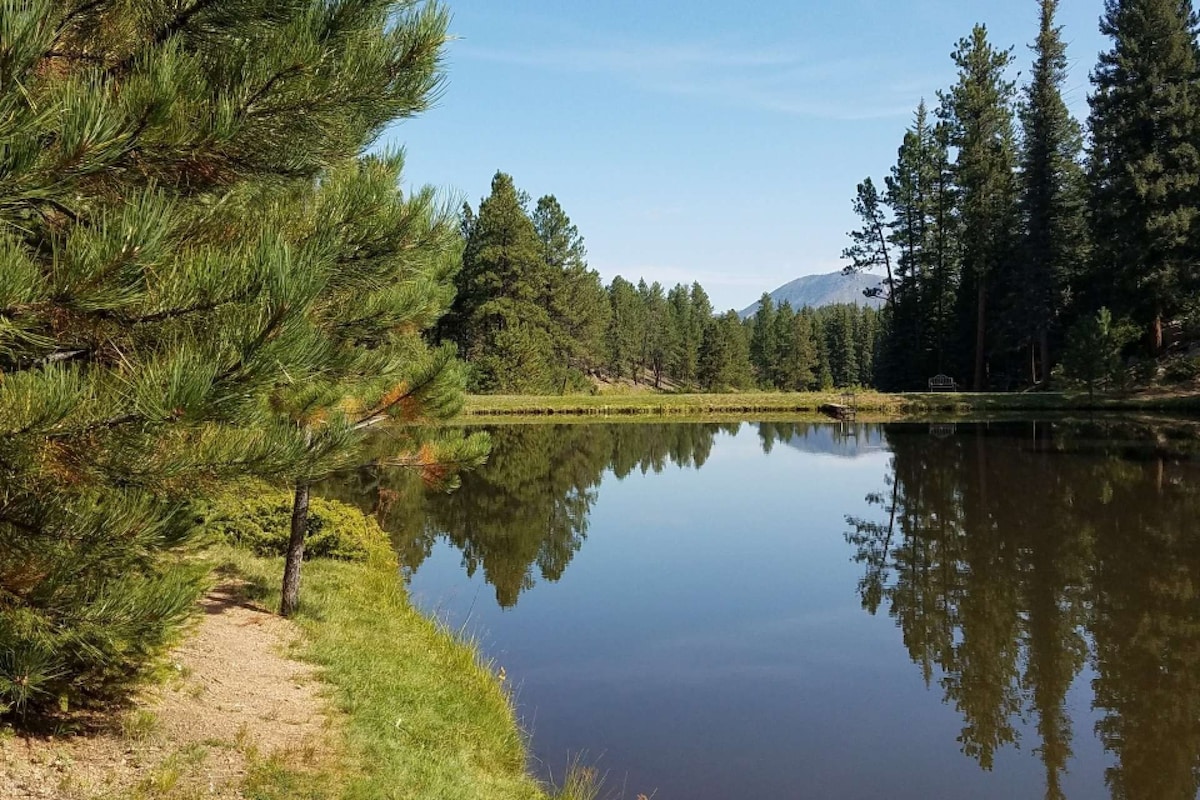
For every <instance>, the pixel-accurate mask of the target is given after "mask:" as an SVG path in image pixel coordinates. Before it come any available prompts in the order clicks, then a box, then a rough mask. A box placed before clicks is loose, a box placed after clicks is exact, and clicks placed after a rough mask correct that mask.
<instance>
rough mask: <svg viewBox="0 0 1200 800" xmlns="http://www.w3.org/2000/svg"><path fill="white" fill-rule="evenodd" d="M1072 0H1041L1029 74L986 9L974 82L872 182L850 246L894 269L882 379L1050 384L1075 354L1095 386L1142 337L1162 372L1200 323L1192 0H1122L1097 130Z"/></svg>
mask: <svg viewBox="0 0 1200 800" xmlns="http://www.w3.org/2000/svg"><path fill="white" fill-rule="evenodd" d="M1058 5H1059V3H1058V0H1041V3H1040V11H1041V24H1040V32H1039V35H1038V38H1037V40H1036V41H1035V42H1034V43H1033V45H1032V50H1033V54H1034V63H1033V67H1032V71H1031V72H1030V77H1029V80H1028V82H1027V83H1026V84H1025V86H1024V87H1023V88H1021V89H1020V90H1018V87H1017V85H1016V83H1014V82H1013V81H1012V80H1011V77H1010V76H1011V75H1012V74H1013V73H1014V71H1015V68H1016V59H1015V56H1014V51H1013V49H1011V48H1010V49H1001V48H998V47H997V46H996V45H995V44H993V42H992V41H991V40H990V39H989V36H988V30H987V28H986V27H985V26H983V25H979V26H976V27H975V29H974V30H973V31H972V32H971V34H970V35H969V36H968V37H966V38H964V39H962V40H961V41H960V42H959V43H958V45H957V48H956V49H955V51H954V54H953V59H954V63H955V65H956V66H957V68H958V80H957V82H956V83H955V85H954V86H952V87H950V88H948V89H946V90H944V91H940V92H938V93H937V105H936V107H935V108H933V109H930V108H929V107H928V106H927V105H926V103H925V102H922V103H921V104H920V106H919V107H918V108H917V111H916V114H915V116H914V119H913V124H912V126H911V127H910V128H909V129H908V130H907V131H906V132H905V134H904V137H903V142H902V144H901V145H900V148H899V151H898V155H897V159H896V163H895V166H893V167H892V169H891V171H890V173H889V174H888V175H887V176H886V177H885V179H884V181H883V185H882V187H880V186H878V185H877V183H876V182H875V181H874V180H872V179H870V178H868V179H866V180H864V181H863V182H862V183H861V184H860V185H859V186H858V190H857V193H856V196H855V199H854V208H855V211H856V212H857V214H858V216H859V217H860V218H861V220H862V228H861V229H860V230H858V231H855V232H853V233H852V234H851V245H850V247H848V248H847V250H846V252H845V256H846V258H847V259H848V260H849V261H850V266H849V269H851V270H877V271H881V272H882V273H883V274H884V275H885V278H884V293H885V295H886V310H885V322H884V327H885V329H886V334H885V337H884V343H883V345H882V352H881V357H880V358H879V359H878V369H877V372H876V376H875V378H876V383H877V385H878V386H879V387H880V388H884V389H891V390H911V389H917V388H921V387H923V386H924V385H925V381H926V379H927V378H928V377H929V376H931V375H934V374H937V373H949V374H952V375H954V376H956V377H957V378H958V379H959V380H960V382H962V383H964V384H966V385H968V386H970V387H971V388H974V389H975V390H986V389H993V390H1007V389H1015V388H1021V387H1028V386H1034V385H1039V384H1041V385H1045V384H1047V383H1048V382H1049V381H1050V380H1051V377H1052V376H1053V375H1054V373H1055V368H1056V366H1058V365H1059V364H1060V363H1062V364H1064V366H1065V367H1066V370H1067V372H1068V373H1075V374H1076V376H1078V377H1081V378H1082V377H1087V378H1088V381H1089V383H1091V382H1092V381H1093V380H1094V379H1095V378H1097V377H1100V378H1103V377H1106V376H1105V375H1103V374H1099V375H1097V374H1093V373H1096V371H1099V372H1101V373H1110V372H1112V371H1113V370H1114V369H1116V368H1119V366H1120V364H1121V359H1120V358H1119V355H1120V353H1121V351H1122V350H1123V349H1124V351H1125V353H1126V355H1130V354H1139V355H1140V356H1141V357H1142V358H1143V359H1146V363H1147V364H1148V365H1149V366H1150V368H1151V370H1153V368H1154V367H1155V366H1156V364H1155V362H1154V361H1153V360H1154V359H1161V358H1162V357H1164V356H1165V355H1167V354H1168V352H1169V351H1170V350H1171V348H1172V346H1173V345H1176V344H1178V343H1179V342H1180V340H1181V339H1182V338H1183V337H1184V335H1185V333H1186V332H1187V329H1188V328H1189V327H1190V326H1192V325H1194V322H1195V320H1196V307H1197V300H1198V299H1200V221H1198V219H1197V213H1198V210H1200V56H1198V53H1200V44H1198V42H1197V26H1198V19H1197V16H1196V14H1195V13H1194V12H1193V10H1192V4H1191V3H1190V2H1176V1H1175V0H1125V1H1124V2H1115V1H1114V0H1110V2H1108V3H1107V5H1106V10H1105V14H1104V17H1103V20H1102V22H1101V29H1102V31H1103V32H1104V33H1105V34H1106V35H1107V36H1109V37H1111V40H1112V42H1111V49H1110V50H1108V51H1107V52H1105V53H1103V54H1101V56H1100V61H1099V63H1098V64H1097V65H1096V67H1095V69H1094V70H1093V72H1092V74H1091V82H1092V90H1091V94H1090V97H1089V101H1090V115H1089V117H1088V119H1087V126H1086V136H1085V129H1084V127H1083V126H1082V125H1080V124H1079V123H1078V122H1077V121H1076V120H1075V119H1074V118H1073V117H1072V115H1071V113H1070V111H1069V109H1068V107H1067V104H1066V102H1065V100H1064V84H1065V82H1066V79H1067V74H1068V61H1067V47H1066V44H1065V41H1064V37H1063V31H1062V29H1061V28H1060V27H1059V26H1058V25H1057V23H1056V21H1055V17H1056V14H1057V10H1058ZM1138 342H1140V343H1141V345H1140V347H1139V346H1138ZM1097 353H1099V354H1100V357H1099V358H1097V357H1096V354H1097ZM1113 354H1116V356H1118V357H1116V358H1112V357H1111V356H1112V355H1113ZM1064 362H1065V363H1064ZM1080 362H1082V363H1080ZM1081 373H1089V375H1090V377H1088V376H1085V375H1083V374H1081Z"/></svg>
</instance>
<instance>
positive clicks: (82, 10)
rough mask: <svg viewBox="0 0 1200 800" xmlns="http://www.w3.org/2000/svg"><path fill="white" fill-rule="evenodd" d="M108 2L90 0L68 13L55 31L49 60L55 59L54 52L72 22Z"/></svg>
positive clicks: (48, 51)
mask: <svg viewBox="0 0 1200 800" xmlns="http://www.w3.org/2000/svg"><path fill="white" fill-rule="evenodd" d="M107 2H108V0H90V2H87V3H84V4H83V5H80V6H76V7H75V8H74V9H72V10H71V11H70V12H69V13H67V14H66V15H65V16H64V17H63V18H62V21H61V22H59V23H58V27H57V28H55V29H54V38H53V39H51V40H50V47H49V48H48V49H47V51H46V57H47V58H54V57H55V50H54V47H55V45H57V44H58V42H59V40H60V39H62V36H63V34H64V33H66V32H67V28H68V27H69V26H70V25H71V23H72V22H74V21H75V19H76V18H77V17H81V16H83V15H84V14H86V13H88V12H89V11H92V10H94V9H96V8H99V7H100V6H102V5H104V4H105V3H107ZM98 60H99V59H98Z"/></svg>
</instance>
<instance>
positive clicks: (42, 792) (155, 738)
mask: <svg viewBox="0 0 1200 800" xmlns="http://www.w3.org/2000/svg"><path fill="white" fill-rule="evenodd" d="M202 605H203V611H204V614H203V616H202V617H201V619H200V620H199V622H198V624H197V625H196V627H195V629H194V630H193V631H192V632H191V634H190V635H189V636H188V637H187V639H186V641H185V642H184V643H183V644H182V645H181V646H180V647H178V648H177V649H176V650H175V651H174V652H173V653H172V655H171V659H170V668H171V670H172V671H173V672H174V674H173V675H172V677H171V678H170V679H169V680H167V681H166V683H164V684H163V685H161V686H156V687H154V688H153V689H150V690H147V691H146V692H145V693H144V695H143V696H142V697H140V698H139V699H138V702H137V704H136V706H135V708H134V709H133V710H131V711H130V712H128V713H125V714H123V715H122V718H121V719H120V720H118V721H114V724H113V725H112V726H111V727H113V728H115V729H114V730H112V731H110V732H107V733H100V734H94V735H88V736H69V737H45V738H23V737H14V736H8V737H6V738H5V737H0V798H4V800H27V799H29V798H39V800H41V799H42V798H62V800H100V798H104V800H110V799H112V798H118V799H121V800H123V799H124V798H138V799H140V798H172V797H178V798H195V797H206V798H240V797H242V793H241V791H240V788H241V786H242V783H243V781H244V779H245V778H246V775H247V773H248V771H249V770H250V769H251V768H252V767H253V766H254V765H255V764H261V763H264V761H265V760H266V759H269V758H271V757H272V756H280V757H288V758H300V759H311V758H313V757H314V756H315V755H316V754H317V753H319V752H320V750H321V749H322V748H321V745H322V743H323V741H324V740H325V739H326V737H327V736H329V734H330V731H329V722H328V720H329V718H330V717H329V714H328V707H327V704H326V702H325V701H324V700H323V699H322V698H321V697H320V696H318V693H317V691H318V686H319V684H318V682H317V679H316V677H315V674H314V669H313V668H312V667H311V666H309V665H306V664H302V663H300V662H298V661H295V660H292V659H291V658H289V657H288V656H287V650H288V648H289V646H290V645H291V644H292V643H293V642H295V640H296V638H297V636H298V633H297V632H296V629H295V628H294V627H293V626H292V624H291V623H290V622H288V621H287V620H284V619H281V618H279V617H277V616H274V615H272V614H269V613H266V612H264V611H263V610H261V609H258V608H255V607H253V606H251V605H249V604H247V603H245V602H244V601H243V600H242V595H241V592H240V587H239V586H238V585H237V584H224V585H222V586H219V587H217V588H216V589H215V590H214V591H213V592H211V593H210V594H209V595H208V596H207V597H206V598H205V599H204V601H203V603H202Z"/></svg>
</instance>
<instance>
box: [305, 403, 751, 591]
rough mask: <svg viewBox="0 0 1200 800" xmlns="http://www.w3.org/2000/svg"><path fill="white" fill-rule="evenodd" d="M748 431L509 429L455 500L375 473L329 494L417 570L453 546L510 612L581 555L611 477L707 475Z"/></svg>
mask: <svg viewBox="0 0 1200 800" xmlns="http://www.w3.org/2000/svg"><path fill="white" fill-rule="evenodd" d="M739 428H740V426H739V425H737V424H733V425H716V424H708V425H704V424H691V425H680V424H609V425H549V424H530V425H505V426H499V427H496V428H494V429H490V433H491V437H492V456H491V458H490V459H489V460H488V463H487V464H486V465H485V466H484V467H482V468H480V469H478V470H476V471H474V472H469V473H466V474H465V475H463V476H462V486H461V488H460V489H459V490H458V491H454V492H450V493H441V492H438V493H433V492H428V491H426V489H425V487H424V486H422V484H421V481H420V480H419V478H417V477H416V476H414V475H412V474H410V473H408V472H406V471H404V470H395V469H391V470H389V469H377V468H368V469H363V470H359V471H358V472H356V473H354V474H352V475H345V476H339V479H338V480H337V481H336V482H331V483H330V484H329V485H328V486H327V487H325V493H326V494H327V495H333V496H336V497H337V498H338V499H340V500H343V501H344V502H350V503H352V504H355V505H357V506H359V507H360V508H362V509H363V510H364V511H366V512H368V513H372V514H375V515H376V516H377V517H378V519H379V520H380V523H381V524H382V525H383V527H384V530H386V531H388V533H389V534H390V535H391V537H392V539H393V541H394V542H395V544H396V547H397V548H398V550H399V553H400V557H401V564H402V565H403V566H404V568H405V569H406V570H408V571H410V572H412V571H415V570H416V569H417V568H419V567H420V565H421V564H422V563H423V562H424V560H425V559H426V558H428V557H429V555H430V553H431V552H432V550H433V547H434V545H435V544H436V543H437V541H438V540H439V539H440V538H445V540H447V541H449V542H450V543H451V544H453V545H454V547H456V548H457V549H458V550H459V551H460V552H461V553H462V559H463V566H464V568H465V569H466V571H467V573H468V574H470V575H475V574H476V572H478V571H479V570H482V571H483V575H484V578H485V580H486V581H487V582H488V584H490V585H491V586H492V587H493V588H494V589H495V590H496V602H497V603H499V604H500V606H502V607H504V608H510V607H512V606H514V605H516V603H517V601H518V599H519V598H520V596H521V593H522V592H524V591H527V590H529V589H530V588H532V587H533V586H534V584H535V582H536V580H537V576H540V577H541V578H542V579H543V580H546V581H557V580H559V579H560V578H562V576H563V573H564V572H565V571H566V569H567V567H568V566H569V565H570V563H571V559H572V558H573V557H574V556H575V554H576V553H577V552H579V549H580V547H582V545H583V542H584V540H585V539H586V538H587V532H588V516H589V515H590V513H591V510H592V506H593V505H594V504H595V502H596V499H597V490H598V488H599V486H600V482H601V480H602V478H603V477H604V473H605V472H606V471H608V470H611V471H612V473H613V475H614V476H615V477H617V478H619V479H623V478H625V477H627V476H629V475H630V474H632V473H634V472H641V473H642V474H646V473H650V472H654V473H658V472H662V471H663V470H664V469H666V468H667V466H669V465H676V466H679V467H684V468H688V467H691V468H696V469H699V468H700V467H702V466H703V465H704V462H705V461H706V460H707V459H708V457H709V454H710V453H711V452H712V448H713V442H714V440H715V438H716V435H717V434H718V433H719V432H721V431H727V432H730V433H736V432H737V430H738V429H739Z"/></svg>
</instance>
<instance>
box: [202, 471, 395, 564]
mask: <svg viewBox="0 0 1200 800" xmlns="http://www.w3.org/2000/svg"><path fill="white" fill-rule="evenodd" d="M291 521H292V495H291V493H289V492H281V491H278V490H273V489H271V488H270V487H269V486H265V485H255V486H248V487H241V488H240V489H239V490H237V491H229V492H224V493H222V494H221V495H219V496H218V497H216V498H214V499H213V500H212V501H211V502H209V503H208V504H206V508H205V510H204V513H203V516H202V519H201V525H202V526H203V528H204V530H205V531H206V532H207V533H208V534H209V535H212V536H215V537H217V539H218V540H220V541H223V542H225V543H226V544H229V545H232V546H235V547H242V548H245V549H247V550H249V551H250V552H252V553H254V554H255V555H258V556H262V557H273V556H283V555H286V553H287V547H288V538H289V536H290V534H291ZM390 552H391V542H390V541H389V540H388V538H387V535H386V534H385V533H384V532H383V530H381V529H380V527H379V524H378V523H377V522H375V520H374V519H372V518H371V517H368V516H366V515H364V514H363V513H362V512H361V511H359V510H358V509H356V508H353V507H351V506H347V505H345V504H344V503H339V502H337V501H335V500H326V499H325V498H322V497H313V498H312V499H311V500H310V505H309V510H308V524H307V535H306V536H305V546H304V557H305V558H310V559H311V558H332V559H335V560H339V561H366V560H368V559H369V558H372V557H378V556H381V555H386V554H387V553H390Z"/></svg>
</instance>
